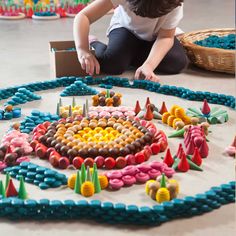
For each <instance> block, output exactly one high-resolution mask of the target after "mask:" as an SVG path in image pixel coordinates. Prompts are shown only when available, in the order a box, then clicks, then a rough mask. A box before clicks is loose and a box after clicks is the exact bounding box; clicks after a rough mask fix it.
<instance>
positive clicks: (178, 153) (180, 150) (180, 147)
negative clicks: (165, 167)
mask: <svg viewBox="0 0 236 236" xmlns="http://www.w3.org/2000/svg"><path fill="white" fill-rule="evenodd" d="M182 151H183V147H182V144H181V143H180V144H179V147H178V150H177V153H176V157H178V158H180V157H181V153H182Z"/></svg>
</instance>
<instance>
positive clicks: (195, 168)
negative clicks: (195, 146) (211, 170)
mask: <svg viewBox="0 0 236 236" xmlns="http://www.w3.org/2000/svg"><path fill="white" fill-rule="evenodd" d="M187 160H188V164H189V166H190V169H191V170H197V171H203V169H202V168H201V167H199V166H198V165H196V164H195V163H193V162H192V161H191V160H190V159H188V158H187Z"/></svg>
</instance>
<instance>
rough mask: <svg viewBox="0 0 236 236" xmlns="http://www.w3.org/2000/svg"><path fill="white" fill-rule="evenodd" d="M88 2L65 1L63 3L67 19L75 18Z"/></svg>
mask: <svg viewBox="0 0 236 236" xmlns="http://www.w3.org/2000/svg"><path fill="white" fill-rule="evenodd" d="M89 2H90V0H66V1H64V3H63V6H64V9H65V13H66V16H67V17H75V16H76V14H77V13H78V12H80V11H81V10H83V9H84V8H85V7H86V6H87V4H88V3H89Z"/></svg>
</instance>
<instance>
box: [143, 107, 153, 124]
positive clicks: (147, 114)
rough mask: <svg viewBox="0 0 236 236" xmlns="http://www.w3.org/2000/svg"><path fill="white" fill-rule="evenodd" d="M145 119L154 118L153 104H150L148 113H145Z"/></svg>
mask: <svg viewBox="0 0 236 236" xmlns="http://www.w3.org/2000/svg"><path fill="white" fill-rule="evenodd" d="M144 119H145V120H148V121H150V120H152V119H153V112H152V110H151V106H150V105H148V106H147V111H146V113H145V115H144Z"/></svg>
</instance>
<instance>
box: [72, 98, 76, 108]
mask: <svg viewBox="0 0 236 236" xmlns="http://www.w3.org/2000/svg"><path fill="white" fill-rule="evenodd" d="M75 106H76V102H75V97H73V98H72V107H75Z"/></svg>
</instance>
